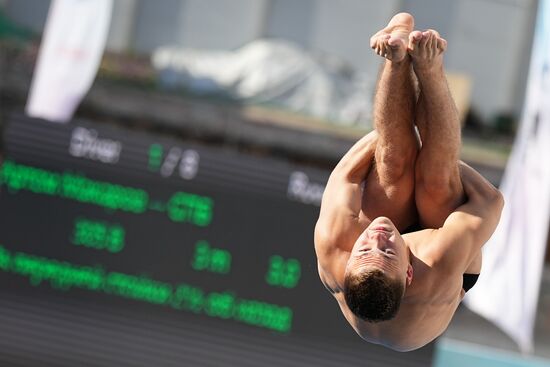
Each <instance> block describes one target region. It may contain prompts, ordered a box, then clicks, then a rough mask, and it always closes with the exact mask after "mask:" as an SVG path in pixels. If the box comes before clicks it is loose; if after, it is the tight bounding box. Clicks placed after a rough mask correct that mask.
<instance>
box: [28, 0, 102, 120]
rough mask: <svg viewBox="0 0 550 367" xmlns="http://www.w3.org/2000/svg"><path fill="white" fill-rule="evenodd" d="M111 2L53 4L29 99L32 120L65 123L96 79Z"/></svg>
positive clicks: (86, 0)
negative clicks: (38, 118)
mask: <svg viewBox="0 0 550 367" xmlns="http://www.w3.org/2000/svg"><path fill="white" fill-rule="evenodd" d="M111 10H112V0H53V1H52V3H51V6H50V11H49V14H48V19H47V21H46V27H45V29H44V33H43V35H42V43H41V45H40V52H39V54H38V60H37V63H36V67H35V71H34V76H33V80H32V84H31V90H30V93H29V99H28V101H27V107H26V112H27V114H28V115H29V116H33V117H40V118H44V119H48V120H52V121H59V122H66V121H68V120H70V119H71V117H72V115H73V113H74V111H75V110H76V108H77V107H78V104H79V103H80V101H81V100H82V98H83V97H84V95H85V94H86V93H87V92H88V90H89V89H90V86H91V85H92V82H93V80H94V78H95V76H96V73H97V69H98V67H99V63H100V61H101V57H102V55H103V50H104V48H105V42H106V39H107V33H108V30H109V23H110V21H111Z"/></svg>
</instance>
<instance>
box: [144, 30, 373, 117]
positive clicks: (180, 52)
mask: <svg viewBox="0 0 550 367" xmlns="http://www.w3.org/2000/svg"><path fill="white" fill-rule="evenodd" d="M152 64H153V66H154V67H155V69H157V70H158V71H159V75H160V82H161V85H162V86H164V87H169V88H177V87H184V88H187V89H189V90H190V91H192V92H195V93H199V94H205V95H208V94H214V95H215V94H219V95H224V96H228V97H230V98H232V99H235V100H238V101H240V102H245V103H261V104H268V105H273V106H277V107H282V108H287V109H289V110H292V111H295V112H300V113H304V114H307V115H311V116H315V117H318V118H323V119H327V120H331V121H333V122H336V123H341V124H355V125H360V126H361V125H362V126H365V127H367V126H370V123H371V115H372V111H371V110H372V104H371V102H370V101H371V100H372V98H369V96H370V95H371V94H372V90H373V89H374V82H375V80H374V77H372V76H369V75H367V74H365V73H359V72H356V71H353V70H352V69H351V68H350V67H349V66H347V65H346V64H345V63H343V62H341V61H340V60H335V59H331V58H328V57H321V56H319V55H317V56H314V55H312V54H310V53H308V52H306V51H305V50H304V49H302V48H300V47H298V46H296V45H294V44H292V43H289V42H287V41H284V40H273V39H260V40H255V41H253V42H251V43H249V44H247V45H245V46H243V47H241V48H239V49H237V50H233V51H206V50H194V49H187V48H178V47H168V46H166V47H161V48H159V49H157V50H156V51H155V53H154V54H153V56H152Z"/></svg>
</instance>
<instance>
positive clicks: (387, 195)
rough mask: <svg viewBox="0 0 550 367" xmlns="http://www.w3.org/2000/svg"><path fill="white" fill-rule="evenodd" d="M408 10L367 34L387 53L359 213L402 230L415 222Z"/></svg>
mask: <svg viewBox="0 0 550 367" xmlns="http://www.w3.org/2000/svg"><path fill="white" fill-rule="evenodd" d="M413 27H414V20H413V18H412V16H411V15H409V14H406V13H400V14H397V15H396V16H394V17H393V18H392V19H391V21H390V22H389V24H388V26H387V27H386V28H384V29H382V30H381V31H380V32H378V33H376V34H375V35H374V36H373V37H372V38H371V47H372V48H373V49H374V50H375V51H376V53H377V54H379V55H381V56H383V57H385V58H386V60H385V62H384V65H383V66H382V70H381V73H380V77H379V80H378V85H377V89H376V95H375V98H374V127H375V129H376V130H377V132H378V135H379V139H378V144H377V146H376V151H375V165H374V169H373V170H371V172H370V174H369V175H368V177H367V181H366V185H365V190H364V195H363V205H362V208H363V212H364V213H365V214H366V215H367V217H370V218H371V219H372V218H374V217H376V216H380V215H384V216H387V217H389V218H390V219H392V221H394V223H395V224H396V226H397V228H398V229H400V230H404V229H405V228H406V227H408V226H410V225H411V224H413V223H414V222H416V208H415V203H414V164H415V159H416V155H417V152H418V142H417V138H416V135H415V131H414V123H413V121H414V108H415V101H416V91H415V86H414V83H413V82H414V80H413V74H412V66H411V59H410V57H409V55H408V54H407V46H408V42H409V33H410V32H411V31H412V29H413Z"/></svg>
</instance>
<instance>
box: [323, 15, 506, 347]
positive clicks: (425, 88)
mask: <svg viewBox="0 0 550 367" xmlns="http://www.w3.org/2000/svg"><path fill="white" fill-rule="evenodd" d="M370 43H371V47H372V48H373V49H374V50H375V51H376V53H377V54H378V55H380V56H383V57H384V58H385V61H384V65H383V68H382V71H381V74H380V78H379V81H378V86H377V91H376V96H375V100H374V127H375V130H374V131H373V132H371V133H370V134H368V135H366V136H365V137H363V138H362V139H361V140H359V141H358V142H357V143H356V144H355V145H354V146H353V147H352V148H351V149H350V150H349V151H348V152H347V153H346V154H345V156H344V157H343V158H342V159H341V161H340V162H339V163H338V165H337V166H336V167H335V169H334V171H333V172H332V174H331V176H330V178H329V180H328V183H327V187H326V189H325V192H324V195H323V200H322V204H321V211H320V215H319V219H318V221H317V225H316V227H315V250H316V253H317V258H318V268H319V275H320V278H321V281H322V282H323V284H324V285H325V286H326V288H327V289H328V290H329V291H330V292H331V293H332V294H333V296H334V297H335V298H336V300H337V301H338V304H339V305H340V309H341V310H342V312H343V314H344V316H345V317H346V319H347V320H348V322H349V323H350V324H351V326H352V327H353V328H354V329H355V331H356V332H357V333H358V334H359V335H360V336H361V337H362V338H363V339H365V340H367V341H369V342H372V343H376V344H382V345H385V346H387V347H389V348H392V349H395V350H398V351H409V350H413V349H417V348H420V347H422V346H424V345H425V344H427V343H429V342H430V341H432V340H434V339H435V338H436V337H438V336H439V335H441V334H442V333H443V331H444V330H445V329H446V328H447V326H448V325H449V322H450V320H451V318H452V316H453V314H454V312H455V311H456V309H457V307H458V305H459V303H460V301H461V300H462V298H463V297H464V294H465V292H466V291H467V290H468V289H469V288H470V287H471V286H473V283H475V281H476V280H477V276H478V275H479V272H480V269H481V247H482V246H483V244H484V243H485V242H486V241H487V240H488V239H489V237H490V236H491V235H492V233H493V231H494V230H495V228H496V225H497V223H498V221H499V218H500V213H501V211H502V207H503V205H504V202H503V199H502V195H501V194H500V192H499V191H498V190H497V189H496V188H495V187H494V186H493V185H491V184H490V183H489V182H488V181H486V180H485V179H484V178H483V177H482V176H481V175H480V174H479V173H478V172H476V171H475V170H474V169H472V168H471V167H469V166H468V165H466V164H464V163H462V162H460V161H459V149H460V122H459V117H458V114H457V111H456V107H455V105H454V102H453V99H452V97H451V95H450V92H449V88H448V86H447V81H446V78H445V75H444V70H443V53H444V52H445V50H446V48H447V42H446V41H445V40H444V39H443V38H441V36H440V35H439V34H438V33H437V32H436V31H434V30H427V31H423V32H421V31H415V30H414V19H413V17H412V16H411V15H410V14H407V13H400V14H397V15H396V16H394V17H393V18H392V19H391V21H390V22H389V24H388V25H387V26H386V27H385V28H384V29H382V30H381V31H379V32H378V33H376V34H375V35H374V36H373V37H372V38H371V42H370ZM415 126H416V128H417V129H418V134H419V135H420V136H419V137H418V134H417V133H416V131H415ZM419 139H420V141H419ZM421 228H425V229H421Z"/></svg>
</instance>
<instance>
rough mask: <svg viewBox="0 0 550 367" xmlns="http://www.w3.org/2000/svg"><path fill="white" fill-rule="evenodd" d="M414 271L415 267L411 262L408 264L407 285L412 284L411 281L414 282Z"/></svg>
mask: <svg viewBox="0 0 550 367" xmlns="http://www.w3.org/2000/svg"><path fill="white" fill-rule="evenodd" d="M413 273H414V271H413V267H412V265H411V264H409V265H408V266H407V280H406V281H407V286H409V285H411V283H412V280H413Z"/></svg>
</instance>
